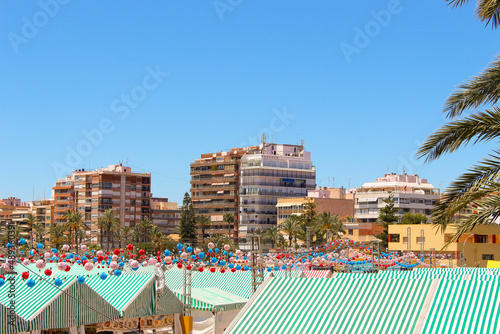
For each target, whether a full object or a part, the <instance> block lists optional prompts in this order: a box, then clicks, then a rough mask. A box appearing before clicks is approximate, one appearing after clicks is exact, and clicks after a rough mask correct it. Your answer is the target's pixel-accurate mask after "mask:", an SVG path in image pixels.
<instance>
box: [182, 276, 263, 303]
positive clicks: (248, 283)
mask: <svg viewBox="0 0 500 334" xmlns="http://www.w3.org/2000/svg"><path fill="white" fill-rule="evenodd" d="M191 284H192V287H193V288H218V289H220V290H222V291H225V292H228V293H230V294H232V295H236V296H239V297H242V298H247V299H248V298H250V297H251V296H252V294H253V290H252V273H251V272H250V271H237V272H234V273H231V272H230V273H227V272H226V273H221V272H215V273H211V272H208V271H204V272H202V273H196V274H195V276H194V279H193V280H192V282H191ZM180 288H182V286H181V287H180Z"/></svg>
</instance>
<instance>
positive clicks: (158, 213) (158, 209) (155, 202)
mask: <svg viewBox="0 0 500 334" xmlns="http://www.w3.org/2000/svg"><path fill="white" fill-rule="evenodd" d="M151 220H152V221H153V224H155V225H156V226H158V227H159V228H160V229H161V231H162V232H163V233H164V234H167V235H169V234H174V233H176V232H175V228H176V227H179V224H180V220H181V209H180V208H179V206H178V205H177V203H176V202H169V201H168V198H160V197H151Z"/></svg>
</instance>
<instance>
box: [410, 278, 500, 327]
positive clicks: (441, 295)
mask: <svg viewBox="0 0 500 334" xmlns="http://www.w3.org/2000/svg"><path fill="white" fill-rule="evenodd" d="M499 293H500V283H499V282H498V281H496V282H490V281H463V280H462V281H457V280H440V282H439V284H438V287H437V290H436V292H435V296H434V298H433V302H432V304H431V307H430V310H429V312H428V314H427V317H426V321H425V324H424V325H423V328H422V330H421V331H416V333H419V332H420V333H500V322H499V321H498V318H499V317H500V299H499V298H498V295H499Z"/></svg>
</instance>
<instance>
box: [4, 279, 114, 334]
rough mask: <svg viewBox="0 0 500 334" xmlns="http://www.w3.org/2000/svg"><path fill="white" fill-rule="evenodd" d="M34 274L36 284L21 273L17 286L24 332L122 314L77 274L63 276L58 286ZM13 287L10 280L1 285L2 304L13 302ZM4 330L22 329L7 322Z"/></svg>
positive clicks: (16, 290)
mask: <svg viewBox="0 0 500 334" xmlns="http://www.w3.org/2000/svg"><path fill="white" fill-rule="evenodd" d="M30 276H31V277H32V278H33V279H34V280H35V281H36V284H35V286H34V287H32V288H30V287H28V286H27V285H26V282H25V281H24V280H23V279H22V278H21V277H20V276H17V275H16V277H15V281H14V285H13V287H14V290H15V312H16V315H17V316H18V317H19V318H20V319H22V321H20V322H19V327H21V328H22V329H23V331H28V330H42V329H52V328H66V327H73V326H79V325H89V324H94V323H97V322H103V321H107V320H115V319H118V318H119V317H120V314H119V312H118V311H117V310H116V309H115V308H113V307H112V306H111V305H110V304H109V303H107V302H106V301H105V300H104V299H103V298H101V297H100V296H99V295H98V294H97V293H95V292H94V291H93V290H91V289H90V288H89V287H88V286H86V285H84V284H79V283H77V282H76V277H65V278H61V279H62V281H63V283H62V285H61V286H60V287H56V286H55V285H54V284H53V283H52V282H53V280H52V279H47V280H44V279H41V278H39V277H35V275H30ZM10 277H11V276H8V277H6V278H10ZM10 289H11V284H10V282H9V281H7V282H6V284H5V285H4V286H3V287H2V288H0V304H2V305H4V306H7V305H9V303H10V300H11V297H10V296H9V290H10ZM1 313H2V318H0V323H2V324H3V323H5V322H7V321H8V320H7V319H6V318H3V312H1ZM0 329H1V330H2V331H1V332H0V334H6V333H12V332H18V331H19V330H18V328H16V329H14V328H5V327H4V326H3V325H2V326H0ZM3 330H6V331H5V332H4V331H3Z"/></svg>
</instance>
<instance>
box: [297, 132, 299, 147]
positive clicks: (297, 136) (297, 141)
mask: <svg viewBox="0 0 500 334" xmlns="http://www.w3.org/2000/svg"><path fill="white" fill-rule="evenodd" d="M297 145H299V133H298V132H297Z"/></svg>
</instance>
